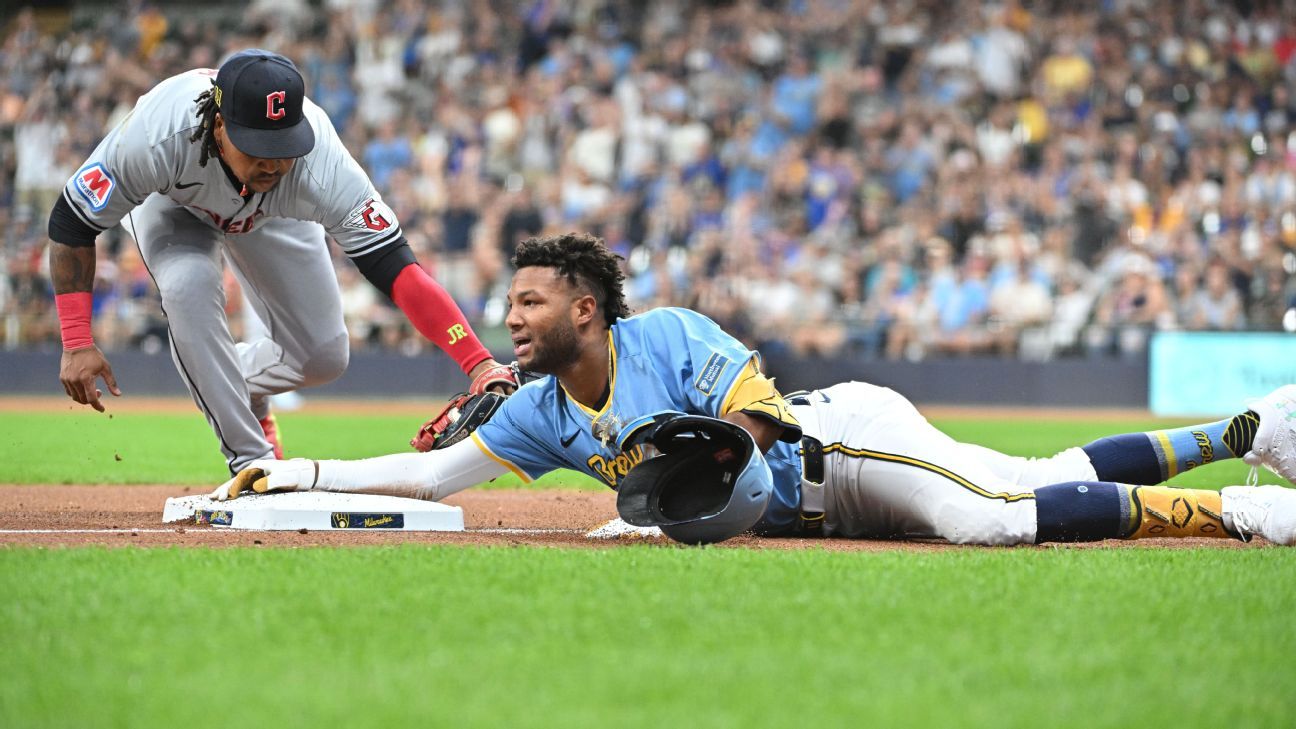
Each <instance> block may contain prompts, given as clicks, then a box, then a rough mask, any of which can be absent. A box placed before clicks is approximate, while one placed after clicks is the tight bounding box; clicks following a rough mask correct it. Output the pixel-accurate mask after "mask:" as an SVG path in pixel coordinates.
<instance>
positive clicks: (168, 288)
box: [126, 194, 273, 473]
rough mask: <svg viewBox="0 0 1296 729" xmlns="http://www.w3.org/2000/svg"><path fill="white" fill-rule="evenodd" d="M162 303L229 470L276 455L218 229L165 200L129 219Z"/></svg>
mask: <svg viewBox="0 0 1296 729" xmlns="http://www.w3.org/2000/svg"><path fill="white" fill-rule="evenodd" d="M126 222H127V224H128V227H129V228H130V229H131V233H132V235H134V237H135V240H136V242H137V244H138V245H139V249H140V254H141V256H142V257H143V259H144V264H145V266H146V267H147V268H148V270H149V273H150V275H152V277H153V281H154V283H155V284H156V285H157V288H158V292H159V293H160V294H161V298H162V310H163V312H164V313H165V314H166V317H167V328H168V330H169V332H170V339H171V357H172V359H173V360H174V361H175V364H176V369H177V371H179V373H180V377H181V379H183V380H184V382H185V385H186V387H188V388H189V392H190V394H191V395H192V396H193V399H194V403H196V404H197V405H198V408H199V409H200V410H201V411H202V413H203V416H204V417H206V418H207V422H208V424H209V425H210V426H211V428H212V431H213V432H214V433H215V434H216V438H217V439H218V440H219V441H220V447H221V452H222V453H224V454H225V459H226V462H227V463H228V464H229V467H230V472H231V473H236V472H238V471H239V470H240V469H241V468H242V467H243V466H244V465H245V464H247V463H248V462H250V461H252V460H255V459H257V458H269V457H271V456H272V453H273V451H272V448H271V446H270V444H269V443H268V442H267V441H266V439H265V437H264V434H263V433H262V431H261V427H260V425H259V424H258V423H257V419H256V417H255V416H253V414H252V410H251V409H250V407H249V393H248V386H247V382H246V381H245V379H244V374H243V368H242V364H241V362H240V359H239V356H238V354H237V352H236V350H235V347H234V339H233V337H232V336H231V335H230V331H229V323H228V321H227V320H226V317H225V290H224V286H223V283H222V275H223V270H224V264H223V263H222V261H221V254H220V239H221V234H220V232H219V231H216V230H215V229H213V228H211V227H210V226H208V225H206V224H205V223H203V222H201V221H199V220H198V219H197V218H196V217H194V215H193V214H192V213H190V212H189V211H187V210H185V209H184V208H183V207H181V206H179V205H176V204H175V203H174V202H172V201H171V200H170V199H168V198H166V197H164V196H162V195H157V194H154V195H150V196H149V197H148V199H146V200H145V201H144V203H143V204H142V205H141V206H140V207H138V208H136V209H135V210H134V211H133V212H132V213H131V214H130V216H129V217H128V219H127V221H126Z"/></svg>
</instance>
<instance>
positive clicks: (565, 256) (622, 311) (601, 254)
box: [513, 233, 631, 325]
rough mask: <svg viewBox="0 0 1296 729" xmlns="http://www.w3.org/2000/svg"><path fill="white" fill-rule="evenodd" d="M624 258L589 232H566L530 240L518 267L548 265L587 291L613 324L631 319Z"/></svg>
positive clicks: (518, 255) (516, 259) (518, 257)
mask: <svg viewBox="0 0 1296 729" xmlns="http://www.w3.org/2000/svg"><path fill="white" fill-rule="evenodd" d="M622 260H624V259H622V258H621V256H619V255H617V254H615V253H613V252H612V251H610V250H608V247H607V245H605V244H604V243H603V239H602V238H599V237H598V236H594V235H590V234H588V233H563V234H561V235H551V236H546V237H544V238H528V239H526V240H524V241H522V243H520V244H519V245H518V247H517V253H516V254H515V255H514V256H513V266H514V268H526V267H527V266H546V267H549V268H556V269H558V273H559V275H562V276H565V277H567V281H568V283H570V284H571V285H572V286H576V287H579V288H583V289H587V290H589V292H590V293H591V294H593V295H594V299H595V300H596V301H598V304H599V308H600V309H602V310H603V321H605V322H606V323H607V324H608V325H611V324H612V323H613V322H615V321H616V320H617V319H624V318H626V317H628V316H630V313H631V312H630V307H629V306H627V305H626V300H625V291H624V290H622V285H623V284H624V283H625V274H624V273H622V272H621V264H620V262H621V261H622Z"/></svg>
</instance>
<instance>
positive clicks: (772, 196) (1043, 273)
mask: <svg viewBox="0 0 1296 729" xmlns="http://www.w3.org/2000/svg"><path fill="white" fill-rule="evenodd" d="M0 23H3V25H0V28H2V29H3V38H2V43H0V223H3V224H2V225H0V231H3V233H2V234H3V236H4V239H3V241H2V245H0V261H2V262H3V271H4V273H5V274H6V275H5V276H4V277H3V280H0V312H2V317H0V319H2V321H0V325H2V326H3V332H4V338H3V341H4V343H5V346H8V347H18V346H40V345H46V346H56V344H57V342H58V328H57V321H56V319H55V317H54V315H53V311H52V292H51V290H50V286H49V281H48V278H47V275H46V272H45V270H44V269H45V263H44V260H45V256H44V249H45V245H46V243H47V240H46V238H45V224H46V219H47V217H48V213H49V210H50V208H51V207H52V205H53V201H54V199H55V196H56V195H57V194H59V191H60V189H61V187H62V186H63V184H64V183H65V182H66V180H67V179H68V177H69V176H70V175H71V173H72V172H73V171H75V169H76V168H77V166H78V165H79V164H80V163H81V161H82V160H84V159H85V157H86V156H87V154H88V153H89V151H90V150H91V149H92V148H93V146H94V145H95V144H96V143H97V141H98V140H99V139H100V138H101V137H102V135H103V134H104V133H105V131H106V130H107V129H108V128H110V127H111V126H112V125H114V124H115V123H116V122H117V121H119V120H120V119H121V118H122V117H123V116H124V115H125V114H126V113H128V112H129V110H130V109H131V107H132V105H133V104H134V101H135V99H136V98H137V97H138V96H139V95H140V94H142V93H143V92H145V91H146V90H147V89H148V88H150V87H151V86H152V85H153V84H154V83H155V82H156V81H158V80H160V79H162V78H164V77H166V76H168V75H171V74H174V73H177V72H180V71H183V70H186V69H189V68H193V67H216V66H218V65H219V64H220V62H221V60H222V58H223V57H225V56H226V55H227V54H228V53H230V52H232V51H234V50H237V49H240V48H244V47H251V46H255V47H264V48H269V49H273V50H276V51H279V52H281V53H284V54H286V55H288V56H290V57H291V58H293V59H294V60H295V61H296V62H297V64H298V65H299V67H300V68H301V69H302V71H303V74H304V75H305V77H306V80H307V85H308V93H309V95H310V96H311V97H312V98H313V99H314V101H315V102H316V103H318V104H319V105H320V106H321V107H323V108H324V109H325V110H326V111H327V112H328V113H329V115H330V117H331V118H332V120H333V123H334V125H335V126H336V127H337V129H338V131H339V132H340V133H341V135H342V138H343V139H344V140H345V142H346V143H347V145H348V147H349V148H350V149H351V151H352V153H353V154H354V156H355V157H356V159H358V160H360V162H361V164H362V165H363V166H364V167H365V169H366V170H368V172H369V174H370V176H371V177H372V179H373V181H374V182H375V184H376V185H377V186H378V188H379V189H380V190H381V192H382V194H383V195H384V197H385V199H386V200H387V202H388V203H389V204H390V205H391V206H392V208H393V209H394V210H395V211H396V212H397V214H398V216H399V217H400V219H401V221H402V223H403V226H404V229H405V232H406V235H407V237H408V238H409V240H410V243H411V245H412V246H413V247H414V249H415V252H416V254H417V255H418V256H419V258H420V260H421V261H422V262H423V264H424V265H425V266H426V267H428V269H429V270H430V271H431V272H432V274H433V275H434V276H435V277H436V278H437V279H438V280H439V281H440V282H441V283H442V284H443V285H445V286H446V287H447V289H448V290H449V291H450V292H451V294H452V295H453V296H454V297H455V298H456V300H457V301H458V302H459V303H460V305H461V306H462V307H463V308H464V310H465V311H466V312H467V313H468V315H469V317H470V319H471V320H472V321H474V322H475V325H476V326H477V327H478V328H479V331H489V330H490V329H492V328H495V327H499V326H500V325H501V322H502V319H503V316H504V313H505V303H504V294H505V292H506V290H507V286H508V279H509V276H510V273H511V271H510V269H509V258H510V256H511V255H512V252H513V250H514V248H515V246H516V245H517V243H518V242H519V241H520V240H523V239H525V238H526V237H528V236H531V235H534V234H540V233H549V232H558V231H566V230H587V231H592V232H595V233H597V234H599V235H601V236H602V237H603V238H604V239H605V240H606V241H607V242H608V244H609V245H610V246H611V247H612V248H613V249H615V250H617V251H618V252H620V253H621V254H623V255H624V256H625V259H626V271H627V277H628V278H627V289H628V294H629V299H630V302H631V305H632V306H633V307H634V308H635V309H636V310H644V309H648V308H651V307H656V306H664V305H683V306H690V307H694V308H696V309H699V310H701V311H703V312H705V313H707V314H708V315H710V316H711V317H713V318H715V319H716V320H717V321H719V322H720V323H721V324H722V325H724V326H725V327H727V328H728V329H729V330H730V331H731V332H734V333H735V334H737V335H738V336H740V337H741V338H742V339H743V340H744V341H746V342H748V343H749V344H751V345H753V346H758V347H760V348H762V349H765V350H771V349H782V350H787V351H791V352H793V353H796V354H801V355H805V356H820V357H835V356H858V357H886V358H906V359H914V360H916V359H921V358H924V357H938V356H955V355H969V354H996V355H1002V356H1020V357H1024V358H1031V359H1048V358H1052V357H1064V356H1091V357H1098V356H1141V354H1142V353H1143V351H1144V349H1145V347H1146V345H1147V341H1148V338H1149V336H1150V334H1151V333H1152V332H1154V331H1157V330H1174V329H1182V330H1223V331H1235V330H1267V331H1284V330H1285V331H1288V332H1291V331H1296V126H1294V122H1296V98H1294V95H1293V89H1294V88H1296V60H1293V59H1296V3H1293V2H1279V1H1273V2H1258V1H1252V2H1223V1H1221V0H1186V1H1184V2H1176V3H1168V2H1155V1H1153V0H1105V1H1104V2H1100V3H1074V2H1060V1H1047V2H1046V1H1041V2H1027V1H1026V0H1019V1H1013V0H1007V1H1005V2H975V3H949V2H944V1H943V0H911V1H909V2H905V1H903V0H901V1H899V2H883V1H882V0H760V1H757V0H733V1H730V2H725V1H723V0H712V1H711V2H684V1H683V0H674V1H672V0H656V1H654V2H651V3H643V2H636V1H634V0H568V1H566V2H558V1H557V0H490V1H489V2H486V1H482V2H470V1H469V0H459V1H454V0H442V1H440V2H438V1H437V0H430V1H428V2H424V1H421V0H391V1H389V0H315V2H311V3H308V2H306V1H305V0H297V1H296V2H293V1H291V0H273V1H272V0H264V1H263V0H252V1H251V2H250V3H246V4H243V5H236V4H232V3H221V4H215V5H211V6H209V5H202V4H197V3H193V4H186V3H176V4H158V5H151V4H144V3H135V2H131V3H112V4H98V5H96V4H86V5H84V6H77V9H76V10H75V11H74V12H72V13H49V12H42V13H33V12H30V11H14V12H13V13H11V14H10V16H9V17H0ZM98 250H99V262H98V271H97V275H98V279H97V283H96V297H95V307H96V312H97V313H96V336H97V338H98V339H99V341H100V342H101V343H103V344H105V345H106V346H143V347H158V346H162V345H164V344H165V322H164V321H163V320H162V319H161V313H160V311H159V310H158V306H157V302H156V294H155V292H154V290H153V287H152V284H151V281H150V279H149V276H148V272H147V270H146V269H145V268H144V266H143V264H142V262H141V260H140V257H139V253H138V251H137V249H136V247H135V245H134V242H133V241H132V240H131V239H130V238H129V236H128V235H127V234H126V233H125V232H123V231H121V230H120V229H118V230H114V231H110V232H109V233H106V234H105V235H104V236H103V237H101V238H100V242H99V246H98ZM335 256H336V257H337V261H338V265H337V271H338V280H339V283H340V285H341V288H342V292H343V300H344V305H345V310H346V316H347V319H348V323H349V327H350V331H351V335H352V337H353V340H354V342H353V344H354V346H355V347H357V348H360V347H366V346H371V347H384V348H393V349H398V350H401V351H406V352H411V353H412V352H417V351H419V350H420V349H421V348H423V347H424V343H422V341H421V338H420V337H418V336H417V334H415V333H414V332H413V330H412V328H411V327H409V325H408V324H407V323H405V322H404V319H403V317H402V316H401V315H400V313H399V311H398V310H396V309H394V308H393V307H392V306H391V304H390V302H388V301H386V300H385V297H383V295H382V294H381V293H379V292H377V291H376V290H374V289H373V288H372V287H370V286H369V285H368V284H367V282H365V281H364V280H363V278H362V277H361V276H360V275H359V274H358V272H357V271H356V270H355V269H354V267H352V266H351V264H350V263H349V262H347V261H345V260H344V259H343V258H341V256H339V255H337V253H336V249H335ZM228 302H229V303H228V307H229V310H230V315H231V320H232V321H234V322H235V323H236V328H237V326H238V325H239V322H240V313H241V312H240V309H242V308H244V305H243V304H242V301H241V297H240V296H239V293H238V291H237V284H236V283H234V282H233V280H232V277H231V282H230V290H229V296H228ZM488 341H489V339H488Z"/></svg>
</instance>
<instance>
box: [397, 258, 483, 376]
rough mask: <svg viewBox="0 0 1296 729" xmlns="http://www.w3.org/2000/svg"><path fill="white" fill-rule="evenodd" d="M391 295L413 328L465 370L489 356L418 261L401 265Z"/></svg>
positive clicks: (453, 303)
mask: <svg viewBox="0 0 1296 729" xmlns="http://www.w3.org/2000/svg"><path fill="white" fill-rule="evenodd" d="M391 296H392V301H394V302H396V305H397V306H399V307H400V309H401V311H403V312H405V316H406V317H408V318H409V320H410V323H411V324H413V325H414V328H415V329H417V330H419V333H420V334H422V335H423V336H425V337H427V338H428V339H430V340H432V342H433V343H434V344H436V345H437V346H438V347H440V348H441V349H443V350H445V353H446V354H448V355H450V356H451V357H452V358H454V361H455V362H458V363H459V368H460V369H462V370H463V371H464V372H465V373H466V372H470V371H471V370H472V368H473V367H476V366H477V365H479V364H481V363H482V362H483V361H484V360H487V359H490V352H489V351H487V350H486V347H485V346H484V345H483V344H482V343H481V340H480V339H478V338H477V335H476V334H474V333H473V330H472V327H470V326H468V320H467V319H465V318H464V315H463V312H462V311H461V310H460V309H459V305H458V304H456V303H455V301H454V299H452V298H450V294H448V293H446V290H445V289H443V288H441V284H439V283H437V282H436V281H434V280H432V277H431V276H429V275H427V272H426V271H424V270H423V269H422V268H420V267H419V266H418V264H416V263H411V264H409V265H408V266H406V267H405V268H403V269H401V272H400V273H399V274H397V276H396V280H395V281H393V282H392V294H391Z"/></svg>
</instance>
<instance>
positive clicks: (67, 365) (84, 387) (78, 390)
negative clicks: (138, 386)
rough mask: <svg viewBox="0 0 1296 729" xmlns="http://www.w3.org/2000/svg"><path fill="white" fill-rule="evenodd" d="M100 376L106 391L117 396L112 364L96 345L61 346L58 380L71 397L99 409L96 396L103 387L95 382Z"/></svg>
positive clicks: (100, 407) (99, 395) (118, 394)
mask: <svg viewBox="0 0 1296 729" xmlns="http://www.w3.org/2000/svg"><path fill="white" fill-rule="evenodd" d="M100 377H102V378H103V381H104V385H105V386H107V388H108V392H111V393H112V394H113V395H114V396H115V397H121V390H120V389H119V388H118V387H117V378H115V377H113V371H112V365H110V364H108V359H107V358H106V357H104V354H103V352H101V351H99V348H98V347H95V346H90V347H86V348H84V349H74V350H71V351H68V350H66V349H65V350H63V357H62V358H61V359H60V360H59V380H60V381H62V383H63V391H64V392H66V393H67V394H68V397H70V398H72V399H73V400H75V401H77V402H79V403H81V404H82V405H89V406H90V407H92V408H94V409H95V410H98V411H99V412H101V413H102V412H103V411H104V406H103V403H102V402H100V401H99V398H100V397H102V396H103V391H102V390H100V389H99V388H98V386H97V385H96V381H97V380H98V379H99V378H100Z"/></svg>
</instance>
